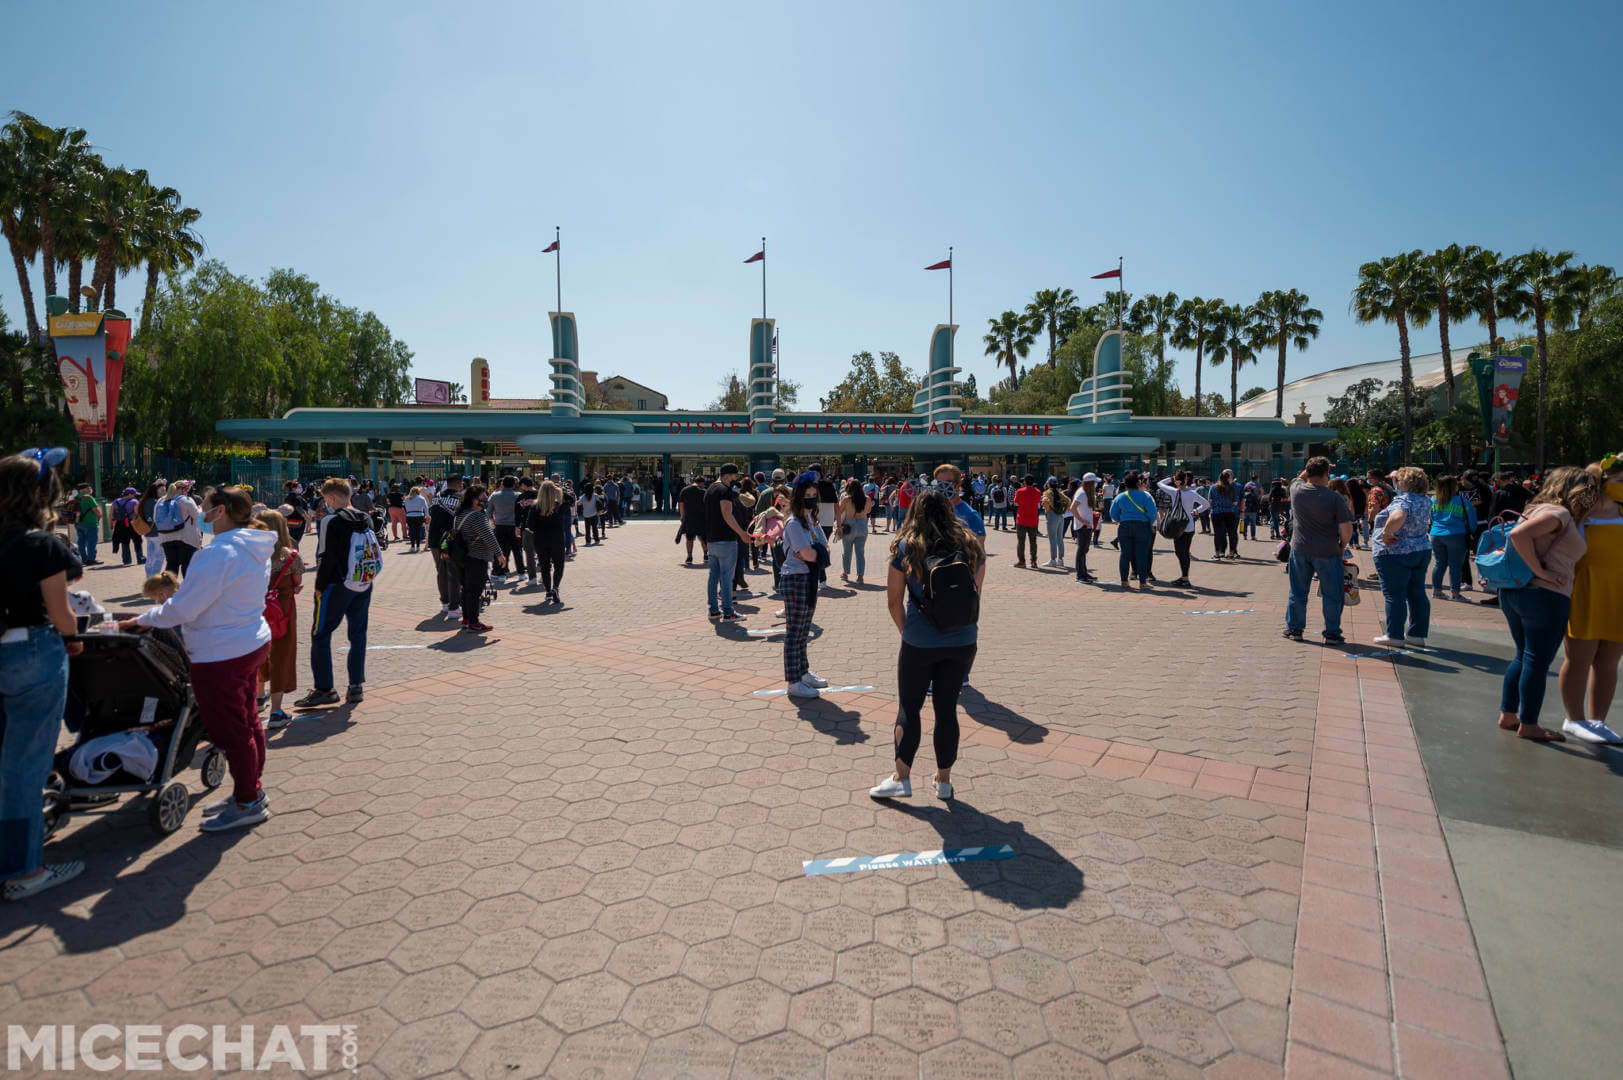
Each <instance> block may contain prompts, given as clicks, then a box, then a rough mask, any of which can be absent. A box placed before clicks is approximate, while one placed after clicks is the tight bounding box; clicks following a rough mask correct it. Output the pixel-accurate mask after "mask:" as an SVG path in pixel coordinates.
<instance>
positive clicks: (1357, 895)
mask: <svg viewBox="0 0 1623 1080" xmlns="http://www.w3.org/2000/svg"><path fill="white" fill-rule="evenodd" d="M1366 629H1367V628H1366ZM1348 633H1349V635H1350V636H1351V635H1353V629H1352V627H1351V626H1349V628H1348ZM1309 781H1310V782H1309V786H1308V791H1307V844H1306V848H1305V851H1304V856H1303V865H1302V899H1301V907H1300V909H1299V911H1298V916H1297V928H1296V952H1295V958H1294V961H1293V964H1292V970H1293V974H1292V986H1291V1000H1290V1024H1289V1028H1288V1034H1287V1044H1286V1056H1285V1071H1286V1074H1287V1075H1288V1076H1300V1077H1319V1076H1323V1077H1336V1078H1338V1080H1339V1078H1348V1077H1364V1076H1403V1077H1415V1078H1421V1080H1423V1078H1429V1077H1440V1078H1448V1080H1453V1078H1457V1077H1460V1076H1469V1077H1472V1078H1473V1080H1476V1078H1491V1077H1504V1078H1506V1080H1509V1076H1510V1068H1509V1064H1508V1062H1507V1060H1506V1057H1505V1051H1504V1044H1503V1041H1502V1040H1501V1038H1500V1034H1499V1027H1498V1024H1497V1022H1496V1021H1495V1019H1494V1013H1493V1006H1492V1005H1491V1004H1490V1003H1489V1001H1488V991H1487V983H1486V981H1485V980H1484V978H1483V974H1482V964H1481V961H1480V959H1479V958H1478V956H1477V949H1476V939H1475V937H1474V936H1473V935H1472V933H1471V926H1470V923H1469V922H1467V921H1466V917H1465V907H1464V905H1463V903H1462V902H1461V900H1460V892H1459V886H1458V884H1457V882H1456V881H1455V877H1454V867H1453V864H1452V863H1451V862H1450V861H1449V856H1448V846H1447V844H1446V843H1445V842H1444V838H1443V831H1442V827H1441V826H1440V825H1439V824H1438V821H1437V809H1436V806H1435V804H1434V803H1433V801H1432V797H1431V789H1430V786H1429V785H1428V784H1427V781H1426V773H1425V768H1424V766H1423V765H1422V764H1421V760H1420V753H1419V751H1418V749H1417V748H1416V746H1415V738H1414V730H1413V728H1412V727H1411V726H1410V724H1409V718H1408V714H1407V712H1406V711H1405V709H1404V704H1403V694H1402V691H1401V689H1400V687H1399V685H1398V681H1397V673H1396V672H1395V671H1394V670H1393V668H1392V665H1391V662H1390V661H1388V660H1385V659H1380V660H1351V659H1348V658H1346V657H1345V656H1344V655H1343V654H1341V653H1337V652H1333V651H1328V650H1327V651H1326V653H1325V657H1324V661H1323V664H1322V666H1321V668H1320V683H1319V711H1318V720H1317V723H1316V725H1315V728H1314V747H1313V765H1312V772H1311V776H1310V778H1309Z"/></svg>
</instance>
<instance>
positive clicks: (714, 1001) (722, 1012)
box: [704, 979, 789, 1043]
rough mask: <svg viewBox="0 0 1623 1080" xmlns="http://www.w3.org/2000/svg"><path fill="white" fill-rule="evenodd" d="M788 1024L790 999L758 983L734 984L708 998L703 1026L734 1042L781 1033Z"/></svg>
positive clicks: (765, 983) (756, 980) (763, 983)
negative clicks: (713, 1029) (776, 1032)
mask: <svg viewBox="0 0 1623 1080" xmlns="http://www.w3.org/2000/svg"><path fill="white" fill-rule="evenodd" d="M788 1021H789V995H788V994H786V993H784V992H783V991H782V990H780V989H778V988H777V987H776V986H773V985H772V984H771V983H769V982H765V981H763V980H761V979H751V980H749V981H748V982H741V983H734V984H733V985H732V986H728V987H723V988H722V989H720V990H716V991H714V992H713V993H712V994H711V995H710V1004H709V1007H708V1008H707V1009H706V1010H705V1016H704V1022H705V1024H706V1025H707V1026H709V1027H712V1028H715V1029H716V1030H717V1031H719V1032H721V1033H722V1034H723V1035H726V1036H727V1037H728V1038H730V1039H732V1040H734V1041H735V1042H740V1043H744V1042H748V1041H750V1040H751V1039H754V1038H758V1037H759V1036H761V1035H766V1034H770V1033H772V1032H774V1031H781V1030H783V1028H784V1027H785V1025H787V1024H788Z"/></svg>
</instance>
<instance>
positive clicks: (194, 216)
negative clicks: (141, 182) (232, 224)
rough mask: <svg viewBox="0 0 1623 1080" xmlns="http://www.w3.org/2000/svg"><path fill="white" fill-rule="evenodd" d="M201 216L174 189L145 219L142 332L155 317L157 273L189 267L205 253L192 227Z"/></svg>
mask: <svg viewBox="0 0 1623 1080" xmlns="http://www.w3.org/2000/svg"><path fill="white" fill-rule="evenodd" d="M165 190H166V191H172V190H173V189H165ZM202 216H203V215H202V211H199V210H194V209H192V208H191V207H189V206H182V205H181V202H180V194H179V192H175V193H174V194H173V195H172V196H168V197H166V198H163V199H161V200H160V201H158V202H157V203H155V204H154V205H153V206H152V208H151V213H150V214H149V215H148V217H147V219H146V221H145V222H143V228H142V233H141V237H140V241H139V250H140V253H141V254H142V255H143V256H144V257H145V259H146V264H147V285H146V295H145V297H144V298H143V299H142V301H141V330H140V332H141V333H143V334H144V333H146V332H147V327H148V326H149V325H150V323H151V321H152V320H151V315H152V304H153V301H154V300H155V299H156V297H157V295H158V275H159V274H160V273H166V274H178V273H183V272H185V271H187V270H190V269H191V268H192V267H193V266H194V265H195V264H196V262H197V258H198V256H200V255H202V254H203V241H202V238H201V237H199V236H198V235H197V234H196V233H195V232H193V231H192V226H193V225H196V224H197V221H198V219H199V218H200V217H202Z"/></svg>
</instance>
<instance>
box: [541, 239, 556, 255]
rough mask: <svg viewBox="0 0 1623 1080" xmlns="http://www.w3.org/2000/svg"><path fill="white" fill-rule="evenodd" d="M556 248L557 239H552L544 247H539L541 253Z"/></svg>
mask: <svg viewBox="0 0 1623 1080" xmlns="http://www.w3.org/2000/svg"><path fill="white" fill-rule="evenodd" d="M557 250H558V241H556V240H554V241H553V242H552V243H550V244H548V245H547V246H546V247H544V248H542V249H541V254H543V255H545V254H546V253H547V252H549V251H557Z"/></svg>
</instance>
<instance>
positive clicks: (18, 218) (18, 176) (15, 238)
mask: <svg viewBox="0 0 1623 1080" xmlns="http://www.w3.org/2000/svg"><path fill="white" fill-rule="evenodd" d="M26 139H27V135H26V133H25V132H24V131H23V128H22V126H21V124H20V123H18V121H17V120H16V119H15V118H13V120H12V122H11V123H9V124H7V125H6V126H5V128H4V129H0V233H4V235H5V238H6V244H7V246H8V247H10V249H11V262H12V265H13V266H14V267H15V268H16V271H17V289H18V291H19V293H20V294H21V296H22V301H23V317H24V319H25V320H26V325H27V328H28V340H29V342H30V343H32V344H33V345H36V346H37V345H38V344H39V342H40V326H39V315H38V313H37V312H36V311H35V310H34V285H33V283H32V282H31V281H29V280H28V264H29V263H31V262H33V261H34V256H35V255H36V254H38V250H39V248H38V244H37V243H36V242H34V239H33V238H32V237H31V236H29V235H27V234H28V232H29V231H30V230H29V229H28V228H27V226H28V222H29V217H30V212H31V207H30V203H29V200H28V196H27V193H28V191H29V188H30V186H31V181H30V180H29V178H28V164H27V157H26V154H25V143H26Z"/></svg>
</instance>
